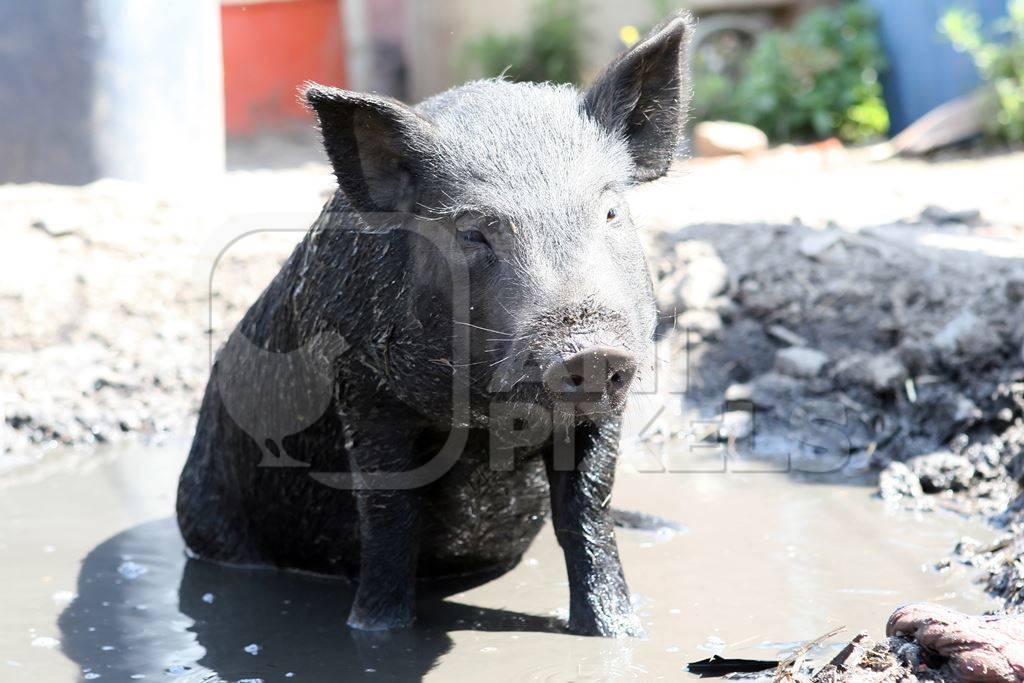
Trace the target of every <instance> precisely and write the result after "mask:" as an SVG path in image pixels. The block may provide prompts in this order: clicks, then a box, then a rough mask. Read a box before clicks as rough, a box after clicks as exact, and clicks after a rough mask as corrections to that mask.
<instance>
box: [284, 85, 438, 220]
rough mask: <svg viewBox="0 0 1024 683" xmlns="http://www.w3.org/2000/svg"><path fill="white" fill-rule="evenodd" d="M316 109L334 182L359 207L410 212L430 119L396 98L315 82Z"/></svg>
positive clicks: (308, 97)
mask: <svg viewBox="0 0 1024 683" xmlns="http://www.w3.org/2000/svg"><path fill="white" fill-rule="evenodd" d="M303 97H304V99H305V101H306V103H307V104H308V105H309V106H310V107H311V108H312V109H313V111H314V112H315V113H316V116H317V119H319V121H320V132H321V133H322V134H323V140H324V149H325V150H326V151H327V157H328V158H329V159H330V161H331V166H333V167H334V175H335V176H336V177H337V178H338V186H339V187H340V188H341V190H342V191H343V192H344V193H345V195H346V196H347V197H348V199H349V201H350V202H352V205H353V207H354V208H355V209H356V210H357V211H409V210H411V208H412V205H413V203H414V202H415V193H416V182H417V180H418V179H419V178H420V177H423V174H424V173H425V170H426V168H425V167H426V164H427V157H428V155H427V152H426V150H428V149H429V148H430V139H431V138H432V136H433V134H434V129H433V124H432V123H430V122H429V121H427V120H426V119H425V118H423V117H422V116H420V115H419V114H417V113H416V112H414V111H413V110H412V109H410V108H409V107H407V106H405V105H404V104H402V103H401V102H399V101H397V100H393V99H391V98H389V97H382V96H380V95H366V94H363V93H354V92H350V91H348V90H340V89H338V88H329V87H326V86H322V85H317V84H316V83H309V84H307V85H306V86H305V89H304V91H303Z"/></svg>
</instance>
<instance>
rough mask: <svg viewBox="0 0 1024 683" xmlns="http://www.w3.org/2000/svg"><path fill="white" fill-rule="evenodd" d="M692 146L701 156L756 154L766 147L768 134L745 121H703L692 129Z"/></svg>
mask: <svg viewBox="0 0 1024 683" xmlns="http://www.w3.org/2000/svg"><path fill="white" fill-rule="evenodd" d="M693 146H694V148H695V149H696V150H697V153H698V154H699V155H701V156H703V157H716V156H725V155H728V154H756V153H758V152H763V151H765V150H766V149H768V136H767V135H765V134H764V133H763V132H762V131H761V130H760V129H758V128H755V127H754V126H748V125H747V124H745V123H733V122H731V121H703V122H701V123H698V124H697V126H696V127H695V128H694V129H693Z"/></svg>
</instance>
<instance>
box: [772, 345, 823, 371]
mask: <svg viewBox="0 0 1024 683" xmlns="http://www.w3.org/2000/svg"><path fill="white" fill-rule="evenodd" d="M827 363H828V355H826V354H825V353H822V352H821V351H818V350H817V349H810V348H807V347H802V346H792V347H790V348H788V349H781V350H779V351H778V352H777V353H776V354H775V370H776V371H777V372H780V373H782V374H783V375H789V376H790V377H797V378H801V379H810V378H812V377H817V376H818V375H819V374H821V371H822V369H823V368H824V367H825V365H826V364H827Z"/></svg>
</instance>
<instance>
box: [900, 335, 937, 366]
mask: <svg viewBox="0 0 1024 683" xmlns="http://www.w3.org/2000/svg"><path fill="white" fill-rule="evenodd" d="M896 354H897V355H898V357H899V360H900V362H901V363H903V366H904V367H906V368H907V370H908V371H909V372H910V373H911V374H914V375H923V374H927V373H928V372H929V371H930V370H931V369H932V368H933V366H934V364H935V349H934V348H933V347H932V345H931V344H929V343H928V342H926V341H923V340H920V339H905V340H904V341H902V342H901V343H900V345H899V346H898V347H897V348H896Z"/></svg>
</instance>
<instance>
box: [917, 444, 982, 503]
mask: <svg viewBox="0 0 1024 683" xmlns="http://www.w3.org/2000/svg"><path fill="white" fill-rule="evenodd" d="M907 465H908V466H909V467H910V469H911V471H913V473H914V475H915V476H916V477H917V478H918V481H920V482H921V490H923V491H924V492H925V493H941V492H942V491H963V490H964V489H966V488H967V487H968V486H969V485H970V483H971V478H972V477H973V476H974V465H972V464H971V461H970V460H968V459H967V458H965V457H964V456H962V455H954V454H953V453H950V452H948V451H938V452H935V453H929V454H927V455H919V456H917V457H915V458H911V459H910V460H909V461H907Z"/></svg>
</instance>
